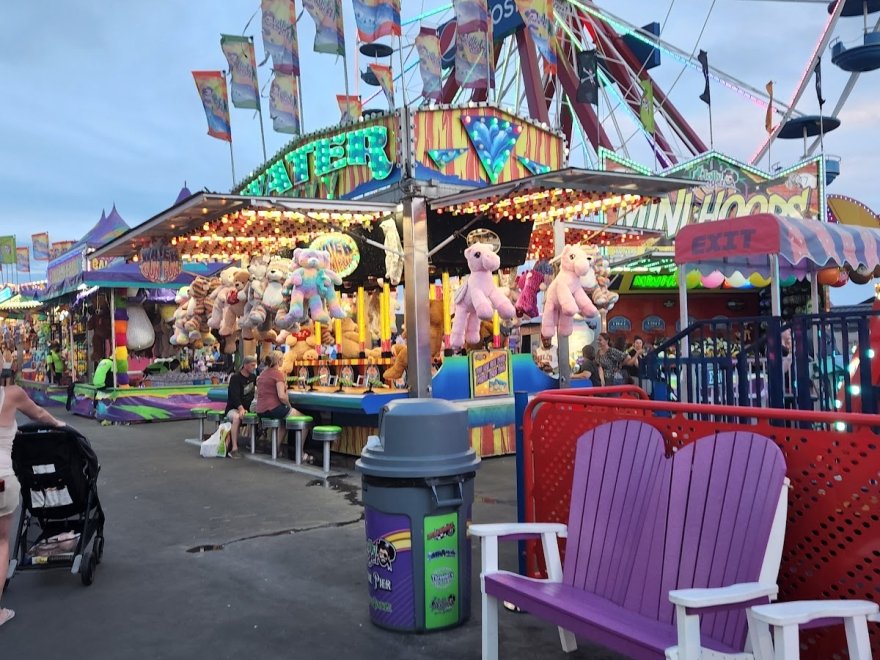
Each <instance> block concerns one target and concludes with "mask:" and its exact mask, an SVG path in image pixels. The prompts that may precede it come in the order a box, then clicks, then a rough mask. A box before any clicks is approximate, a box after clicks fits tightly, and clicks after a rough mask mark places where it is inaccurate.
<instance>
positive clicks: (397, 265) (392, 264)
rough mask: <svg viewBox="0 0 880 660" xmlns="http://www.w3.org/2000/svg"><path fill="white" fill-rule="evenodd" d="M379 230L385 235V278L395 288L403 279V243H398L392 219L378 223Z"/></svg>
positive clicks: (397, 235) (398, 239)
mask: <svg viewBox="0 0 880 660" xmlns="http://www.w3.org/2000/svg"><path fill="white" fill-rule="evenodd" d="M379 228H380V229H381V230H382V231H383V232H384V234H385V248H386V250H385V277H387V278H388V281H389V282H391V284H393V285H394V286H397V285H398V284H400V278H401V277H403V257H402V256H401V255H402V254H403V243H402V242H401V241H400V233H399V232H398V231H397V223H396V222H395V221H394V218H388V219H386V220H383V221H382V222H380V223H379Z"/></svg>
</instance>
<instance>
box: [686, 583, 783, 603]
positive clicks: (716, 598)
mask: <svg viewBox="0 0 880 660" xmlns="http://www.w3.org/2000/svg"><path fill="white" fill-rule="evenodd" d="M778 592H779V587H778V586H776V585H775V584H761V583H760V582H746V583H743V584H732V585H730V586H729V587H715V588H703V589H674V590H673V591H670V592H669V600H670V601H671V602H672V603H673V604H674V605H680V606H682V607H689V608H693V609H701V608H705V607H719V606H722V605H734V604H736V603H745V602H748V601H750V600H755V599H756V598H762V597H764V596H768V597H771V596H775V595H776V594H777V593H778Z"/></svg>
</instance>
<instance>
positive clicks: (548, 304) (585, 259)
mask: <svg viewBox="0 0 880 660" xmlns="http://www.w3.org/2000/svg"><path fill="white" fill-rule="evenodd" d="M592 269H593V266H592V260H591V259H590V257H589V256H587V253H586V252H584V250H583V249H582V248H581V247H579V246H577V245H566V246H565V247H564V248H563V249H562V254H561V255H560V262H559V274H558V275H557V276H556V278H555V279H554V280H553V281H552V282H551V283H550V286H549V287H547V293H546V294H545V296H544V314H543V316H542V318H541V336H542V337H544V338H545V339H550V338H551V337H552V336H553V335H555V334H558V335H559V336H560V337H568V336H569V335H571V333H572V330H573V329H574V316H575V314H577V313H578V312H580V313H581V314H582V315H583V316H584V317H589V318H592V317H595V316H598V314H599V312H598V310H597V309H596V307H595V305H593V303H592V302H591V301H590V299H589V297H588V296H587V294H586V293H585V292H584V289H583V286H582V285H581V278H583V277H587V276H588V275H589V274H590V273H591V272H592Z"/></svg>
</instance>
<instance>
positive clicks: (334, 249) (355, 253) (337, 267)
mask: <svg viewBox="0 0 880 660" xmlns="http://www.w3.org/2000/svg"><path fill="white" fill-rule="evenodd" d="M309 247H310V248H311V249H312V250H324V251H325V252H327V253H328V254H329V255H330V269H331V270H333V271H334V272H336V274H337V275H339V277H348V276H349V275H351V274H352V273H353V272H354V271H355V270H357V267H358V265H359V264H360V262H361V253H360V250H358V246H357V243H355V242H354V239H353V238H352V237H351V236H347V235H346V234H339V233H331V234H323V235H322V236H318V238H316V239H315V240H314V241H312V244H311V245H309Z"/></svg>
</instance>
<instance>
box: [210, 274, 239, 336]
mask: <svg viewBox="0 0 880 660" xmlns="http://www.w3.org/2000/svg"><path fill="white" fill-rule="evenodd" d="M239 270H240V269H239V268H238V267H236V266H230V267H229V268H224V269H223V271H222V272H221V273H220V286H218V287H216V288H215V289H214V290H213V291H212V292H211V295H210V296H209V299H210V300H211V301H212V302H213V307H212V308H211V317H210V318H209V319H208V327H210V328H211V329H213V330H218V329H219V328H220V326H221V325H222V324H223V313H224V312H225V311H226V305H227V302H226V298H227V297H228V296H229V293H230V292H231V291H232V286H233V282H234V281H235V275H236V273H237V272H238V271H239Z"/></svg>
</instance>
